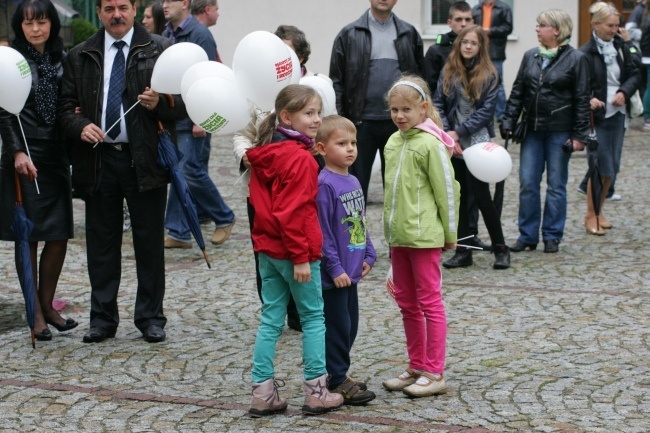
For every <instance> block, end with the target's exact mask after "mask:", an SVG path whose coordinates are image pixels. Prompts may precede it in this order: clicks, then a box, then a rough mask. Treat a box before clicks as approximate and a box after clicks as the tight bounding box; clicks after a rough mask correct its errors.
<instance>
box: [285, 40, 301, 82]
mask: <svg viewBox="0 0 650 433" xmlns="http://www.w3.org/2000/svg"><path fill="white" fill-rule="evenodd" d="M287 49H288V50H289V55H290V56H291V69H292V71H291V84H298V83H299V82H300V77H302V68H301V67H300V60H298V55H297V54H296V52H295V51H294V50H292V49H291V47H290V46H289V45H287Z"/></svg>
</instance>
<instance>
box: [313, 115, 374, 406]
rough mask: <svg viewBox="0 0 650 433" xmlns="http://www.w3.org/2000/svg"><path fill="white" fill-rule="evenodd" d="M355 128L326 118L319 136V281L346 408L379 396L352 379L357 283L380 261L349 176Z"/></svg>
mask: <svg viewBox="0 0 650 433" xmlns="http://www.w3.org/2000/svg"><path fill="white" fill-rule="evenodd" d="M356 134H357V131H356V128H355V127H354V124H353V123H352V122H351V121H350V120H348V119H346V118H344V117H341V116H337V115H333V116H327V117H325V118H324V119H323V122H322V124H321V126H320V127H319V128H318V134H317V135H316V146H317V149H318V153H320V154H321V155H322V156H323V158H324V159H325V168H324V169H323V170H322V171H321V172H320V174H319V175H318V196H317V198H316V203H317V205H318V220H319V222H320V226H321V230H322V231H323V257H322V259H321V280H322V284H323V300H324V301H325V307H324V312H325V327H326V332H325V360H326V365H327V372H328V373H329V376H330V378H329V384H328V388H329V389H330V390H331V391H333V392H336V393H339V394H341V395H343V397H344V399H345V400H344V404H349V405H364V404H366V403H368V402H369V401H371V400H373V399H374V398H375V394H374V393H373V392H372V391H369V390H368V389H367V388H366V385H365V384H364V383H362V382H356V381H355V380H353V379H352V378H350V377H348V375H347V373H348V370H349V368H350V351H351V350H352V345H353V344H354V339H355V338H356V336H357V329H358V326H359V299H358V296H357V283H358V282H359V280H361V279H362V278H363V277H365V276H366V275H367V274H368V272H370V269H371V268H372V266H373V265H374V263H375V260H376V258H377V256H376V254H375V249H374V248H373V246H372V242H371V241H370V236H369V235H368V231H367V230H366V206H365V199H364V197H363V190H362V189H361V184H360V183H359V181H358V180H357V178H356V177H354V176H353V175H351V174H349V173H348V168H349V167H350V166H351V165H352V163H353V162H354V161H355V159H356V158H357V138H356Z"/></svg>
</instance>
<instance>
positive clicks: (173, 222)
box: [165, 131, 235, 241]
mask: <svg viewBox="0 0 650 433" xmlns="http://www.w3.org/2000/svg"><path fill="white" fill-rule="evenodd" d="M178 149H179V150H180V151H181V152H182V153H183V158H182V159H181V160H180V163H179V166H180V168H181V171H182V172H183V177H185V181H186V182H187V185H188V186H189V188H190V192H191V193H192V196H193V197H194V202H195V203H196V206H197V208H198V209H197V210H198V211H199V213H201V212H202V213H203V215H205V216H206V217H208V218H210V219H211V220H212V221H214V222H215V224H216V226H217V227H225V226H228V225H230V224H232V223H233V222H234V221H235V214H234V213H233V211H232V210H231V209H230V208H229V207H228V205H226V203H225V202H224V201H223V198H221V194H219V190H218V189H217V187H216V186H215V184H214V182H212V179H210V176H209V175H208V172H207V170H206V166H205V159H206V158H208V157H209V155H210V134H207V135H206V136H205V137H194V136H192V131H179V132H178ZM165 227H166V228H167V230H168V231H169V236H170V237H171V238H174V239H178V240H184V241H185V240H186V241H189V240H191V239H192V238H191V234H190V228H189V225H188V224H187V220H186V219H185V215H184V214H183V210H182V207H181V204H180V202H179V201H178V198H177V197H176V191H175V189H174V185H173V184H172V185H171V188H170V192H169V199H168V201H167V216H166V218H165Z"/></svg>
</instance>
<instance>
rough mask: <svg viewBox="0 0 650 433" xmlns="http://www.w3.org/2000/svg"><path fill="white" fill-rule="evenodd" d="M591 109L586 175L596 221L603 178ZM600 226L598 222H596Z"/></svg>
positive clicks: (601, 194)
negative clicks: (589, 185)
mask: <svg viewBox="0 0 650 433" xmlns="http://www.w3.org/2000/svg"><path fill="white" fill-rule="evenodd" d="M593 116H594V115H593V111H592V112H591V130H590V132H589V138H588V139H587V164H588V166H589V169H588V170H587V177H588V179H589V182H590V183H591V188H590V191H588V193H589V194H591V200H592V202H593V206H594V213H595V214H596V222H598V217H599V216H600V202H601V200H602V197H603V179H602V177H601V175H600V168H599V167H598V137H597V136H596V129H595V128H594V122H593ZM598 227H600V222H598Z"/></svg>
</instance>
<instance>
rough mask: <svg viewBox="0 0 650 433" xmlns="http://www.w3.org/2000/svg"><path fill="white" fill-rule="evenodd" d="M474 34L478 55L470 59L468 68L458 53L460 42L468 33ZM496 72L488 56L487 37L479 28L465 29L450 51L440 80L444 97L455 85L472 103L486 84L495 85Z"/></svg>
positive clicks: (478, 97) (452, 90)
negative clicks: (470, 62)
mask: <svg viewBox="0 0 650 433" xmlns="http://www.w3.org/2000/svg"><path fill="white" fill-rule="evenodd" d="M470 32H472V33H474V34H476V37H477V39H478V53H477V54H476V57H474V58H473V59H472V67H471V68H468V67H467V65H465V61H464V60H465V59H463V56H462V54H461V52H460V49H461V43H460V42H461V41H462V40H463V39H464V38H465V36H466V35H467V34H468V33H470ZM496 76H497V70H496V69H495V68H494V65H493V64H492V62H491V61H490V55H489V54H488V37H487V35H486V34H485V32H484V31H483V29H482V28H481V27H479V26H467V27H465V28H464V29H463V30H462V31H461V32H460V34H459V35H458V37H456V40H455V41H454V46H453V47H452V49H451V54H449V58H448V59H447V63H445V68H444V75H443V78H442V91H443V93H444V94H445V95H447V96H449V95H451V94H452V93H453V92H454V91H455V90H456V89H455V87H456V86H457V85H460V86H462V87H463V91H464V92H465V96H467V97H468V98H469V99H470V100H472V101H477V100H478V99H480V97H481V94H482V93H483V91H485V89H486V87H487V86H488V84H490V83H492V86H496V85H497V80H494V77H496Z"/></svg>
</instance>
